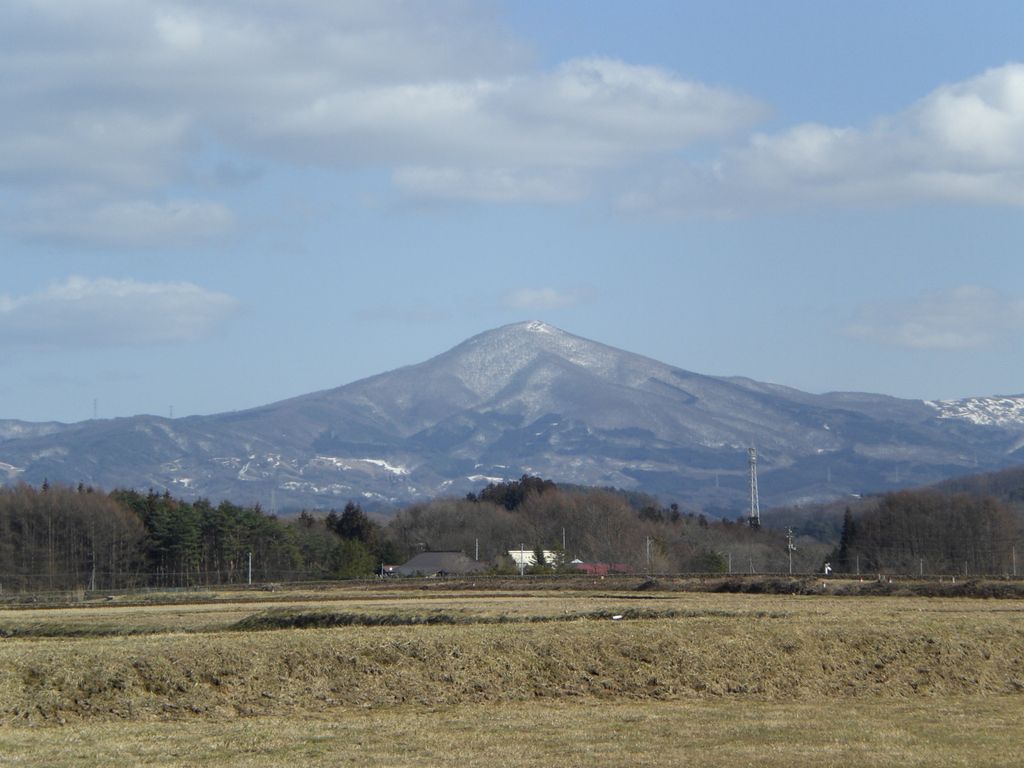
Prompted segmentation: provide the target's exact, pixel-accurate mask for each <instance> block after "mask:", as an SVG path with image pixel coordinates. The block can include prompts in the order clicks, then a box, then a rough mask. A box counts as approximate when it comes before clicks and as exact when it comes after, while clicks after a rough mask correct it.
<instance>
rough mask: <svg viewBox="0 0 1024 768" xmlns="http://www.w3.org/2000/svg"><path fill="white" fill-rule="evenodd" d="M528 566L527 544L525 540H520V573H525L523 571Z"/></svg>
mask: <svg viewBox="0 0 1024 768" xmlns="http://www.w3.org/2000/svg"><path fill="white" fill-rule="evenodd" d="M525 568H526V545H525V544H524V543H523V542H519V575H520V576H522V575H523V571H524V570H525Z"/></svg>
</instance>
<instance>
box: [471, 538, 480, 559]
mask: <svg viewBox="0 0 1024 768" xmlns="http://www.w3.org/2000/svg"><path fill="white" fill-rule="evenodd" d="M475 541H476V547H475V549H474V550H473V559H474V560H476V561H477V562H480V539H476V540H475Z"/></svg>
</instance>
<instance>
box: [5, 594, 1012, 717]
mask: <svg viewBox="0 0 1024 768" xmlns="http://www.w3.org/2000/svg"><path fill="white" fill-rule="evenodd" d="M580 599H582V598H580ZM588 599H591V598H588ZM601 599H604V598H601ZM672 600H675V601H681V602H678V603H670V604H666V605H665V606H664V608H662V607H660V605H659V608H658V609H656V610H647V609H639V610H638V609H633V608H622V609H616V610H617V612H616V613H614V614H613V615H622V616H624V617H629V618H633V619H636V620H612V619H610V618H607V617H605V616H603V615H602V614H600V613H599V612H598V611H599V610H600V611H604V610H605V609H604V608H601V609H594V610H593V611H589V610H588V611H583V612H581V613H585V614H589V615H586V616H584V615H571V616H569V617H568V618H566V619H565V620H554V618H553V617H554V616H555V615H556V614H555V613H553V612H548V613H547V614H543V616H545V618H543V619H538V620H532V619H531V618H530V617H531V615H532V614H521V615H520V616H519V617H518V618H516V619H514V620H513V619H506V620H502V619H498V618H494V617H496V616H499V615H500V613H501V611H500V610H498V608H500V607H501V606H503V605H504V604H503V603H495V606H497V607H498V608H495V609H486V610H485V609H478V610H477V614H476V617H475V618H474V617H473V615H472V613H468V614H467V612H466V611H465V610H463V609H464V608H465V606H463V605H459V604H453V605H452V606H451V608H450V609H449V610H448V611H447V612H446V613H435V614H434V615H436V616H438V617H440V616H444V615H446V616H447V618H444V619H438V620H435V621H428V620H426V619H425V618H422V617H425V616H427V615H429V614H430V613H431V612H428V611H421V612H419V613H417V612H415V611H412V610H410V611H408V612H405V613H404V615H405V617H406V619H405V620H404V621H405V623H403V621H400V620H398V619H392V620H390V621H391V622H392V623H391V624H388V623H387V622H388V621H389V620H385V619H381V618H380V617H381V616H386V615H387V612H384V613H381V612H376V613H375V612H373V611H367V612H366V613H365V614H364V613H360V612H349V613H346V612H332V611H312V612H311V611H297V612H291V613H288V612H280V614H279V615H278V618H280V619H282V622H283V624H284V625H286V624H287V622H288V621H293V622H294V626H299V625H301V624H302V622H305V621H309V622H310V624H309V625H310V626H312V625H315V624H316V622H317V621H327V622H328V623H331V622H333V624H331V625H330V627H329V628H309V629H305V630H298V629H280V630H279V631H273V632H266V631H252V630H251V629H250V630H249V631H238V630H235V631H222V632H207V633H195V634H162V635H153V636H124V637H102V638H79V639H15V638H8V639H6V640H3V641H0V720H2V721H4V722H7V723H13V722H26V723H34V722H41V721H46V722H62V721H69V720H79V719H82V718H90V719H91V718H96V717H99V718H101V719H103V718H111V717H114V718H130V719H137V718H144V719H147V718H149V719H151V718H167V717H171V718H183V717H184V718H190V717H195V716H204V717H205V716H214V717H218V718H224V717H235V716H238V715H257V714H259V715H285V716H290V715H293V714H296V713H301V712H319V711H326V710H331V709H334V708H344V707H377V706H394V705H402V704H415V705H428V706H455V705H462V704H480V703H497V702H524V701H534V700H537V699H543V700H551V701H555V700H558V701H561V700H567V701H568V700H579V701H589V700H652V701H653V700H679V699H691V698H694V697H698V698H706V697H712V698H717V697H722V696H725V697H733V696H736V697H753V698H755V699H757V700H759V701H826V700H830V699H836V698H840V699H842V698H851V697H852V698H859V697H863V696H869V697H878V696H882V697H889V698H894V699H898V698H904V697H918V696H939V695H942V696H974V695H979V694H985V695H989V694H1007V695H1019V694H1020V693H1021V692H1024V627H1022V624H1021V618H1020V616H1019V615H1018V614H1017V612H1016V611H1010V612H1007V611H995V610H992V609H991V608H987V607H986V606H992V605H993V604H992V603H987V602H982V601H964V600H959V601H951V600H941V599H938V600H934V601H933V600H928V601H925V600H916V599H913V598H900V599H898V600H896V599H888V598H876V599H872V600H870V601H858V600H851V599H846V598H844V599H832V598H809V597H799V596H797V597H775V596H770V595H761V596H756V597H754V596H746V595H682V596H679V597H674V598H672ZM620 605H621V604H620ZM501 610H504V609H503V608H501ZM673 612H675V614H674V615H673ZM570 613H572V611H570ZM259 615H260V616H263V618H264V620H265V619H266V617H267V616H268V615H270V614H259ZM398 615H399V616H401V615H403V614H402V613H399V614H398ZM416 615H419V616H421V619H414V618H411V617H414V616H416ZM536 615H538V616H541V615H542V614H536ZM302 617H306V618H302ZM318 617H319V618H318ZM259 623H260V622H256V623H255V624H254V626H255V625H256V624H259Z"/></svg>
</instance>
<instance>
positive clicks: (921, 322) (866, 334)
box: [847, 285, 1024, 350]
mask: <svg viewBox="0 0 1024 768" xmlns="http://www.w3.org/2000/svg"><path fill="white" fill-rule="evenodd" d="M847 331H848V332H849V334H850V335H852V336H854V337H855V338H860V339H865V340H868V341H873V342H878V343H882V344H888V345H892V346H898V347H906V348H910V349H931V350H939V349H971V348H977V347H985V346H989V345H991V344H993V343H995V342H996V341H998V340H1001V339H1004V338H1007V337H1009V336H1011V335H1019V334H1020V333H1021V332H1024V301H1022V300H1019V299H1010V298H1007V297H1006V296H1003V295H1002V294H1000V293H998V292H996V291H993V290H991V289H989V288H983V287H980V286H976V285H963V286H959V287H957V288H954V289H952V290H950V291H946V292H943V293H936V294H933V295H929V296H925V297H922V298H919V299H917V300H916V301H908V302H907V303H892V302H890V303H888V304H877V305H873V306H870V307H865V308H864V309H863V310H861V311H860V312H859V313H858V316H857V318H856V319H855V320H854V322H853V323H851V324H850V326H849V327H848V328H847Z"/></svg>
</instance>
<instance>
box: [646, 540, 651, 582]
mask: <svg viewBox="0 0 1024 768" xmlns="http://www.w3.org/2000/svg"><path fill="white" fill-rule="evenodd" d="M646 544H647V575H648V576H650V575H651V537H650V536H648V537H647V539H646Z"/></svg>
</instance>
